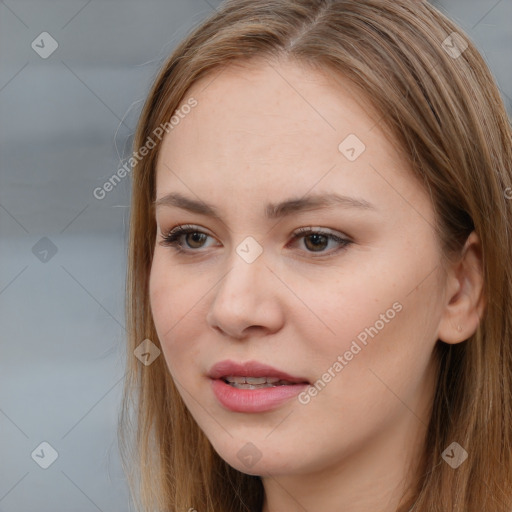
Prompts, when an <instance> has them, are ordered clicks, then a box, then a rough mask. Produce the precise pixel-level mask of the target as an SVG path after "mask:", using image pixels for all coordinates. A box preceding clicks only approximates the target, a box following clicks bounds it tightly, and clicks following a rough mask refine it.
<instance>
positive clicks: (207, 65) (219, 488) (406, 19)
mask: <svg viewBox="0 0 512 512" xmlns="http://www.w3.org/2000/svg"><path fill="white" fill-rule="evenodd" d="M454 33H455V34H454ZM466 45H467V47H466ZM256 56H260V57H285V58H288V59H292V60H295V61H297V62H301V63H304V64H310V65H311V66H317V67H320V68H322V69H324V70H329V71H330V72H332V73H333V75H335V74H336V73H338V74H339V75H340V76H343V77H345V78H347V79H348V80H350V81H351V83H353V85H355V87H356V88H357V89H358V90H359V91H360V93H361V97H362V98H364V99H365V100H366V101H368V102H371V103H372V104H373V106H374V107H375V108H376V109H377V112H379V113H380V115H381V119H380V121H379V123H380V124H381V126H386V127H387V129H388V130H389V131H390V132H391V133H392V134H393V136H394V137H395V139H396V141H397V142H398V143H399V147H400V148H402V150H403V151H404V154H405V155H406V157H407V158H408V160H409V162H410V166H411V169H412V170H413V171H414V173H415V175H416V176H417V177H418V178H419V179H420V180H421V182H422V183H423V184H424V185H425V187H426V189H427V190H428V191H429V193H430V195H431V198H432V203H433V207H434V210H435V212H436V219H437V229H438V233H439V239H440V242H441V245H442V248H443V251H444V254H445V255H448V254H454V253H455V254H456V253H457V251H458V250H460V248H461V246H462V243H463V242H464V240H465V239H466V238H467V236H468V234H469V233H470V232H471V231H473V230H474V231H475V232H476V233H477V234H478V236H479V238H480V241H481V247H482V258H483V278H484V294H485V297H486V309H485V313H484V315H483V317H482V318H481V321H480V324H479V327H478V329H477V331H476V332H475V334H474V335H473V336H471V337H470V338H469V339H468V340H467V341H465V342H462V343H458V344H447V343H443V342H440V341H439V342H438V343H437V345H436V351H435V356H436V357H437V358H438V361H439V368H440V369H439V376H438V381H437V388H436V393H435V399H434V404H433V409H432V415H431V419H430V423H429V425H428V434H427V442H426V445H425V449H424V456H423V460H422V471H421V478H420V479H419V480H418V481H417V482H416V483H415V485H414V488H413V495H414V496H413V498H412V499H409V500H406V501H407V502H403V503H402V504H401V506H400V508H399V511H404V512H406V511H407V510H409V507H411V505H413V504H414V508H413V510H414V511H415V512H433V511H444V512H446V511H453V512H455V511H464V512H466V511H470V510H475V511H479V512H481V511H491V510H492V511H493V512H510V510H512V325H511V324H512V261H511V260H512V258H511V255H512V231H511V226H512V199H511V198H512V188H511V187H512V137H511V127H510V123H509V120H508V118H507V114H506V111H505V108H504V105H503V102H502V100H501V98H500V95H499V92H498V89H497V87H496V85H495V82H494V80H493V78H492V76H491V74H490V72H489V70H488V68H487V66H486V64H485V63H484V61H483V59H482V57H481V56H480V54H479V53H478V51H477V50H476V48H475V47H474V45H473V44H472V42H471V41H470V39H469V37H468V36H467V35H466V34H465V33H463V31H462V30H461V29H460V28H459V27H457V26H456V25H455V24H454V23H453V22H451V21H450V20H448V19H447V18H446V17H445V16H444V15H443V14H442V13H440V12H439V11H438V10H437V9H435V8H434V7H433V6H431V5H429V4H428V3H426V2H421V1H413V0H357V1H355V0H339V1H336V0H258V1H254V0H233V1H227V2H225V3H224V4H223V5H222V6H221V8H220V9H219V10H218V11H217V12H214V13H213V14H212V15H211V16H210V17H209V18H208V19H207V20H206V21H204V22H203V23H202V24H201V25H200V26H198V27H197V28H196V29H195V30H193V32H192V33H191V34H190V35H189V36H188V37H187V38H186V39H185V40H184V41H183V42H181V44H179V46H178V47H177V48H176V49H175V51H174V52H173V53H172V55H171V56H170V57H169V58H168V60H167V61H166V62H165V64H164V65H163V67H162V69H161V71H160V73H159V74H158V76H157V77H156V80H155V82H154V85H153V87H152V89H151V91H150V93H149V95H148V98H147V100H146V103H145V105H144V108H143V111H142V114H141V116H140V120H139V125H138V128H137V133H136V137H135V141H134V149H135V151H137V150H138V149H139V148H141V147H142V146H143V145H144V144H145V143H146V142H147V140H148V137H151V136H152V134H154V130H155V129H156V128H157V127H158V126H161V125H163V124H164V123H168V122H169V119H170V118H171V117H172V116H173V114H174V113H175V111H176V109H178V107H179V105H180V103H181V102H182V101H183V100H184V99H186V93H187V90H188V89H189V88H190V86H191V85H193V84H194V83H195V82H197V81H198V80H199V79H200V78H202V77H205V76H206V75H211V76H212V77H213V76H214V75H215V73H214V71H221V70H222V67H223V66H224V65H226V64H228V63H230V62H232V61H234V60H236V59H240V60H245V59H249V58H251V57H256ZM153 138H154V136H153ZM159 148H160V144H159V143H158V142H157V144H156V147H154V148H153V149H151V151H150V152H149V153H148V154H147V156H145V157H144V158H143V159H141V160H140V161H137V162H134V165H133V170H132V203H131V220H130V241H129V254H128V259H129V261H128V273H127V301H126V316H127V326H128V331H129V339H128V361H127V373H126V381H125V390H124V393H125V394H124V399H123V408H122V411H121V414H120V421H119V439H120V448H121V452H122V455H123V461H124V466H125V471H126V473H127V475H128V477H129V482H130V485H131V488H132V491H133V495H134V498H135V500H136V503H138V504H139V506H140V507H141V509H142V510H144V511H154V510H166V511H173V512H174V511H180V512H181V511H188V510H189V509H191V508H193V509H196V510H197V511H199V512H242V511H251V512H260V511H261V507H262V503H263V486H262V482H261V479H260V478H259V477H257V476H251V475H246V474H243V473H241V472H239V471H237V470H235V469H234V468H232V467H231V466H229V465H228V464H227V463H226V462H225V461H224V460H222V459H221V458H220V457H219V456H218V455H217V453H216V452H215V451H214V450H213V448H212V446H211V444H210V443H209V441H208V439H207V438H206V437H205V435H204V434H203V432H202V431H201V430H200V429H199V427H198V425H197V424H196V422H195V420H194V419H193V418H192V416H191V415H190V413H189V412H188V410H187V409H186V407H185V405H184V403H183V401H182V399H181V397H180V395H179V393H178V391H177V389H176V387H175V385H174V383H173V381H172V378H171V376H170V374H169V371H168V369H167V367H166V364H165V360H164V358H163V357H159V358H157V359H156V360H155V361H154V362H153V363H152V364H151V365H149V366H145V365H144V364H141V362H140V361H139V360H138V359H137V358H136V357H134V355H133V351H134V349H135V348H136V347H137V346H138V345H139V344H140V343H141V342H142V341H143V340H144V339H146V338H149V339H150V340H152V342H153V343H155V344H156V345H157V346H159V341H158V338H157V335H156V331H155V327H154V325H153V320H152V316H151V310H150V305H149V296H148V283H149V273H150V269H151V262H152V256H153V248H154V244H155V237H156V224H155V219H154V213H153V211H152V201H153V200H154V199H155V163H156V160H157V157H158V152H159ZM453 441H457V442H458V443H459V444H460V445H462V446H463V447H465V449H466V450H467V452H468V454H469V457H468V459H467V460H466V461H465V462H464V464H462V465H461V466H460V467H458V468H457V469H456V470H454V469H452V468H451V467H450V466H449V465H448V464H446V463H444V462H443V460H442V458H441V454H442V452H443V451H444V450H445V448H446V447H448V446H449V445H450V444H451V443H452V442H453Z"/></svg>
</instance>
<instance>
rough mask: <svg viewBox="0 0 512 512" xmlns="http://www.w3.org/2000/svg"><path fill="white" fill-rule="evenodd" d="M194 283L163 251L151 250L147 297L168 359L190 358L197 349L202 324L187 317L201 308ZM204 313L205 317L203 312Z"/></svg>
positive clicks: (195, 316) (200, 295) (194, 315)
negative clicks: (170, 262)
mask: <svg viewBox="0 0 512 512" xmlns="http://www.w3.org/2000/svg"><path fill="white" fill-rule="evenodd" d="M180 276H181V277H180ZM197 284H198V283H196V282H194V281H190V280H189V279H184V278H183V272H180V271H179V269H176V268H173V267H172V266H170V265H169V263H168V261H167V260H166V259H165V255H162V254H160V253H159V251H158V250H157V251H155V255H154V258H153V264H152V267H151V274H150V279H149V297H150V303H151V312H152V315H153V320H154V323H155V328H156V332H157V334H158V338H159V340H160V344H161V346H162V349H163V352H164V356H165V358H166V360H167V362H168V363H169V362H170V361H171V360H172V361H173V362H177V361H179V360H181V359H182V358H185V357H186V358H190V357H191V356H193V353H194V351H195V352H198V348H197V347H196V346H195V340H197V339H198V332H199V329H200V328H201V327H200V326H201V325H202V324H201V323H200V322H197V321H194V322H191V321H190V319H191V318H195V319H196V320H197V315H198V314H199V312H200V311H201V309H202V308H204V305H203V303H202V301H201V297H202V296H204V292H201V290H200V289H199V288H198V286H197ZM203 300H204V297H203ZM204 315H205V317H206V313H204ZM184 340H186V343H184ZM189 361H190V359H189Z"/></svg>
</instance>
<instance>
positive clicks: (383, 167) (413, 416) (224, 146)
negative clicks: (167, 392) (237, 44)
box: [150, 59, 482, 512]
mask: <svg viewBox="0 0 512 512" xmlns="http://www.w3.org/2000/svg"><path fill="white" fill-rule="evenodd" d="M191 96H192V97H194V98H196V100H197V102H198V105H197V107H195V108H194V109H193V110H192V111H191V112H190V114H188V115H187V116H185V118H184V119H182V120H181V122H180V124H179V125H178V126H176V127H175V129H173V130H172V131H171V132H170V133H169V134H168V135H166V137H165V139H164V142H163V145H162V148H161V150H160V154H159V158H158V163H157V169H156V172H157V183H156V187H157V190H156V197H157V199H161V198H162V197H164V196H165V195H166V194H168V193H170V192H180V193H182V194H183V195H186V196H187V197H190V198H191V199H195V200H198V199H199V200H201V201H205V202H207V203H209V204H212V205H214V206H215V207H216V208H217V209H218V210H219V214H220V215H221V219H220V220H218V219H215V218H213V217H211V216H205V215H202V214H198V213H192V212H189V211H186V210H185V209H181V208H178V207H176V206H169V205H165V204H161V205H159V206H157V207H156V222H157V226H158V228H157V238H156V240H155V252H154V259H153V262H152V268H151V276H150V298H151V307H152V312H153V317H154V322H155V327H156V329H157V333H158V336H159V340H160V342H161V345H162V349H163V356H164V357H165V361H166V363H167V366H168V368H169V371H170V373H171V375H172V377H173V379H174V381H175V383H176V385H177V387H178V390H179V392H180V394H181V396H182V398H183V400H184V402H185V404H186V406H187V407H188V409H189V410H190V412H191V414H192V415H193V417H194V418H195V420H196V421H197V423H198V425H199V426H200V428H201V429H202V430H203V431H204V432H205V434H206V436H207V437H208V439H209V440H210V442H211V443H212V445H213V447H214V449H215V450H216V451H217V452H218V453H219V454H220V456H221V457H222V458H223V459H224V460H226V461H227V462H228V463H229V464H230V465H231V466H233V467H234V468H236V469H238V470H239V471H242V472H244V473H248V474H255V475H260V476H262V480H263V484H264V488H265V503H264V507H263V512H278V511H282V510H287V511H303V510H308V511H313V510H340V509H342V510H344V511H345V512H363V511H365V512H367V511H368V510H375V511H381V512H388V511H389V512H391V511H394V510H395V509H396V506H397V504H398V502H399V500H400V497H401V495H402V493H403V492H404V490H405V488H406V485H407V484H408V483H409V481H410V478H411V477H412V476H414V475H415V473H416V471H417V464H418V462H419V459H420V455H421V450H422V446H423V443H424V440H425V433H426V425H427V424H428V419H429V416H430V407H431V402H432V397H433V393H434V389H435V376H436V367H435V364H434V363H433V359H432V351H433V349H434V346H435V344H436V343H437V342H438V340H439V339H441V340H442V341H443V342H446V343H458V342H461V341H463V340H465V339H467V338H468V337H469V336H471V334H473V332H474V331H475V329H476V327H477V324H478V319H479V314H480V312H481V307H482V304H481V301H482V300H481V289H482V283H481V277H480V276H481V271H480V267H479V265H480V259H479V251H478V247H479V242H478V238H477V237H476V235H475V234H474V233H473V234H472V235H471V236H470V238H469V239H468V242H467V244H466V247H465V249H464V253H463V258H461V259H460V260H458V261H457V262H456V263H453V264H450V265H445V266H444V267H443V266H442V264H441V251H440V246H439V242H438V241H437V238H436V236H435V233H434V231H433V226H434V213H433V208H432V204H431V201H430V199H429V196H428V195H427V194H426V192H425V190H424V189H423V188H422V186H421V185H420V184H419V182H418V181H417V180H416V179H415V178H414V176H413V174H412V171H411V170H410V168H409V167H408V165H407V163H406V161H405V159H404V158H403V156H401V154H400V153H399V151H398V149H397V144H396V143H395V142H394V141H393V140H391V139H390V138H389V136H388V135H387V133H388V130H386V129H385V128H382V126H381V125H382V123H379V124H378V123H377V121H378V120H379V119H380V118H381V116H379V115H378V114H377V113H375V112H373V111H372V110H371V109H370V108H369V105H368V102H367V101H366V100H365V99H364V98H361V97H360V96H359V95H358V94H357V93H356V92H355V91H354V90H353V89H352V88H351V86H350V84H349V83H348V82H346V81H344V79H343V78H342V77H336V79H334V78H333V77H332V76H330V75H329V74H328V73H327V72H323V71H321V70H319V69H312V68H307V67H305V66H304V65H303V64H298V63H295V62H292V61H284V60H280V61H269V60H262V59H258V60H253V61H247V62H245V63H244V64H240V63H237V64H230V65H229V66H227V67H226V68H224V69H223V70H222V72H221V73H219V74H217V75H216V78H215V80H212V76H209V77H207V78H203V79H202V80H201V81H199V82H197V83H196V84H194V86H193V87H192V88H191V89H190V90H189V91H188V93H187V95H186V97H185V99H184V102H185V101H186V100H187V98H190V97H191ZM349 134H356V135H357V137H358V138H359V139H360V140H361V141H363V142H364V144H365V146H366V149H365V151H364V152H363V153H362V154H361V155H360V156H359V157H358V158H357V159H356V160H355V161H353V162H351V161H349V160H348V159H347V158H346V157H345V156H344V154H342V153H341V152H340V151H339V150H338V145H339V144H340V142H342V141H343V140H344V139H345V138H346V137H347V135H349ZM328 192H329V193H330V192H336V193H338V194H344V195H347V196H351V197H354V198H359V199H364V200H365V201H367V202H369V203H371V204H372V205H373V207H374V210H372V209H361V208H348V207H344V206H339V205H336V206H331V207H329V208H323V209H312V210H308V211H302V212H295V213H293V214H292V215H291V216H288V217H283V218H282V219H278V220H268V219H267V218H266V217H265V215H264V211H265V210H264V205H265V204H266V203H267V202H272V203H277V202H280V201H284V200H285V199H289V198H300V197H303V196H304V195H306V194H308V196H309V195H310V194H324V193H328ZM182 224H192V225H194V226H195V227H197V230H198V231H199V232H204V233H206V234H207V235H208V236H207V237H203V238H202V239H201V238H197V237H198V235H196V238H193V237H191V236H190V235H189V236H186V235H184V236H182V237H181V239H180V240H181V243H182V245H183V247H184V249H185V250H186V251H188V253H186V254H183V253H179V252H177V251H176V250H175V249H174V248H173V247H169V246H165V245H162V244H161V242H162V239H163V235H165V234H166V232H168V231H169V230H170V229H171V228H173V227H175V226H177V225H182ZM308 226H313V227H314V228H318V229H321V230H323V231H328V232H331V233H333V234H335V235H338V236H340V237H342V238H348V239H349V240H350V241H351V242H352V243H351V244H349V245H347V246H345V247H344V248H343V247H342V245H341V244H339V243H337V242H335V241H334V240H331V241H327V240H326V239H320V241H318V239H317V240H316V244H317V245H315V240H314V239H312V237H311V236H309V238H308V237H307V236H306V237H302V238H298V239H296V240H295V241H293V239H292V236H291V235H292V234H293V233H294V232H295V231H296V230H297V229H298V228H301V227H308ZM248 236H252V237H253V238H254V239H256V240H257V241H258V243H259V244H260V245H261V247H262V248H263V253H262V254H261V255H260V256H259V257H258V258H257V259H256V260H255V261H254V262H252V263H250V264H249V263H247V262H246V261H244V260H243V259H242V258H241V257H240V256H239V255H238V254H237V252H236V248H237V246H238V245H239V244H240V243H241V242H242V241H243V240H244V239H245V238H246V237H248ZM396 302H399V303H400V304H401V306H402V310H401V311H400V312H397V313H396V315H395V316H394V318H393V319H392V320H390V321H389V322H387V323H385V326H384V327H383V328H382V329H380V330H379V332H378V334H377V335H375V336H374V337H373V338H369V339H368V343H367V345H366V346H363V348H362V350H361V351H360V352H359V353H358V354H357V355H356V356H354V357H353V359H352V360H351V361H349V362H348V364H347V365H346V366H344V368H343V370H342V371H341V372H338V373H336V376H335V377H334V378H332V379H331V381H330V382H329V383H328V384H327V385H326V386H325V388H324V389H323V390H322V391H321V392H319V393H318V394H317V396H315V397H314V398H312V399H311V401H310V402H309V403H307V404H306V405H304V404H301V403H300V402H299V401H298V400H297V399H291V400H289V401H288V402H286V403H285V404H283V405H282V406H280V407H279V408H277V409H275V410H273V411H268V412H265V413H258V414H251V413H239V412H231V411H229V410H226V409H225V408H224V407H222V406H221V405H220V403H219V402H218V401H217V399H216V397H215V396H214V394H213V393H212V391H211V388H210V381H209V379H208V377H207V373H208V371H209V369H210V368H211V366H212V365H213V364H214V363H216V362H218V361H221V360H224V359H232V360H235V361H240V362H241V361H248V360H257V361H261V362H264V363H267V364H269V365H271V366H274V367H276V368H279V369H281V370H283V371H286V372H287V373H289V374H291V375H296V376H302V377H305V378H307V379H308V380H309V381H310V382H315V381H317V380H318V379H319V378H321V376H322V375H323V374H324V373H325V372H327V370H328V369H329V368H330V367H332V366H333V363H334V362H335V361H336V360H337V357H338V356H339V355H343V354H344V353H345V352H346V351H347V350H348V349H349V348H350V345H351V343H352V341H353V340H355V339H356V336H357V335H358V334H359V333H361V332H362V331H364V329H365V328H367V327H370V326H374V325H375V323H376V321H377V320H379V318H381V316H380V315H382V314H385V312H386V311H387V310H388V309H390V308H391V307H392V304H393V303H396ZM458 325H460V326H461V327H462V330H461V331H459V330H457V326H458ZM247 442H251V443H252V444H253V445H255V446H256V447H257V450H258V451H259V453H260V454H261V459H260V460H259V461H258V462H257V463H256V464H255V465H253V466H252V467H247V466H246V465H245V464H244V463H243V462H242V461H241V460H240V459H239V458H238V457H237V453H238V451H239V450H240V449H241V448H242V447H244V445H245V444H246V443H247ZM440 460H441V459H440Z"/></svg>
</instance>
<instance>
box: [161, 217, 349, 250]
mask: <svg viewBox="0 0 512 512" xmlns="http://www.w3.org/2000/svg"><path fill="white" fill-rule="evenodd" d="M188 235H195V236H194V237H188ZM187 237H188V241H187ZM191 238H192V239H191ZM208 238H212V239H213V237H212V236H211V235H209V234H208V233H205V232H204V231H202V230H201V229H200V228H198V227H197V226H193V225H190V224H184V225H180V226H176V227H174V228H172V229H171V230H169V231H167V232H166V233H163V234H162V240H161V242H160V244H161V245H163V246H167V247H171V248H172V249H173V250H175V251H176V252H178V253H180V254H189V255H196V254H200V253H204V252H205V251H204V245H201V244H202V243H205V242H206V241H207V239H208ZM183 239H185V240H186V243H183ZM300 240H304V241H305V242H309V243H306V244H305V247H306V249H305V250H304V252H305V253H307V254H311V255H313V257H319V256H324V257H325V256H330V255H333V254H334V253H338V252H339V251H341V250H344V249H345V248H347V247H348V246H349V245H350V244H352V243H353V242H352V241H351V240H349V239H348V238H344V237H341V236H338V235H336V234H333V233H331V232H330V231H325V230H323V229H320V228H313V227H304V228H299V229H297V230H296V231H295V232H294V233H293V234H292V236H291V243H297V242H298V241H300ZM311 242H312V244H311ZM329 242H334V243H335V244H338V247H337V248H335V249H334V250H330V251H324V250H316V249H318V248H319V249H323V248H324V247H323V246H324V245H326V244H327V245H328V244H329ZM191 244H192V245H191ZM197 244H199V245H200V246H199V247H197ZM319 246H320V247H319ZM209 247H211V246H209ZM310 247H312V248H313V250H309V248H310ZM315 254H318V255H319V256H315Z"/></svg>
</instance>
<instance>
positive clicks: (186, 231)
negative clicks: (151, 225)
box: [160, 224, 210, 252]
mask: <svg viewBox="0 0 512 512" xmlns="http://www.w3.org/2000/svg"><path fill="white" fill-rule="evenodd" d="M188 235H194V236H193V237H189V236H188ZM209 236H210V235H208V234H206V233H204V232H203V231H200V230H199V229H198V228H196V227H195V226H191V225H189V224H184V225H182V226H176V227H175V228H173V229H171V230H170V231H169V232H168V233H167V234H166V235H163V240H162V241H161V242H160V243H161V245H164V246H170V247H173V248H174V249H175V250H176V251H178V252H189V251H188V249H198V248H199V249H200V248H201V247H203V246H204V245H203V244H204V242H205V240H206V239H207V238H208V237H209ZM182 237H183V238H185V240H186V243H187V246H188V249H184V247H183V242H182ZM192 252H197V251H192Z"/></svg>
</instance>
